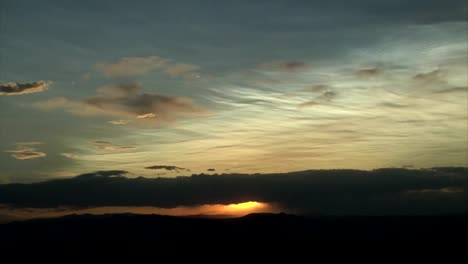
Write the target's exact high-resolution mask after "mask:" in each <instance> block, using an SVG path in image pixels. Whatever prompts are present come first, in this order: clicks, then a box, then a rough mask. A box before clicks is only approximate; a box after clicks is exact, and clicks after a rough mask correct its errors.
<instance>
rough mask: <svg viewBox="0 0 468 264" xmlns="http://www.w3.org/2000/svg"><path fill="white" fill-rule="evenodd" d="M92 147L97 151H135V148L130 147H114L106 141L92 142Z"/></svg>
mask: <svg viewBox="0 0 468 264" xmlns="http://www.w3.org/2000/svg"><path fill="white" fill-rule="evenodd" d="M94 146H95V147H96V148H97V149H99V150H105V151H129V150H136V149H137V148H136V147H132V146H119V145H114V144H112V143H111V142H108V141H94Z"/></svg>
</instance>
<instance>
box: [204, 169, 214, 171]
mask: <svg viewBox="0 0 468 264" xmlns="http://www.w3.org/2000/svg"><path fill="white" fill-rule="evenodd" d="M206 171H216V169H207V170H206Z"/></svg>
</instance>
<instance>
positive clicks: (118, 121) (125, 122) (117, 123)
mask: <svg viewBox="0 0 468 264" xmlns="http://www.w3.org/2000/svg"><path fill="white" fill-rule="evenodd" d="M128 122H129V121H128V120H122V119H120V120H111V121H109V122H108V123H109V124H113V125H126V124H128Z"/></svg>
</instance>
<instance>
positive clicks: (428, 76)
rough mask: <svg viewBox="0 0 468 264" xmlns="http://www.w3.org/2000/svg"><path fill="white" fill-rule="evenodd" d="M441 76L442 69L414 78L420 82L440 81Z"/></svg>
mask: <svg viewBox="0 0 468 264" xmlns="http://www.w3.org/2000/svg"><path fill="white" fill-rule="evenodd" d="M440 75H441V71H440V69H437V70H433V71H431V72H425V73H419V74H416V75H415V76H414V79H415V80H419V81H434V80H438V79H439V77H440Z"/></svg>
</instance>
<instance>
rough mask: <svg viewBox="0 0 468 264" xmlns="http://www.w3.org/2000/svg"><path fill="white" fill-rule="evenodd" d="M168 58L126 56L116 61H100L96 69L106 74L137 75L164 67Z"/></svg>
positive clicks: (114, 75) (112, 75)
mask: <svg viewBox="0 0 468 264" xmlns="http://www.w3.org/2000/svg"><path fill="white" fill-rule="evenodd" d="M166 63H168V60H166V59H163V58H160V57H158V56H149V57H125V58H122V59H120V60H118V61H114V62H100V63H97V64H96V69H97V70H98V71H99V72H101V73H103V74H104V75H106V76H110V77H116V76H137V75H144V74H147V73H149V72H151V71H154V70H156V69H160V68H162V67H163V66H164V65H165V64H166Z"/></svg>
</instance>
